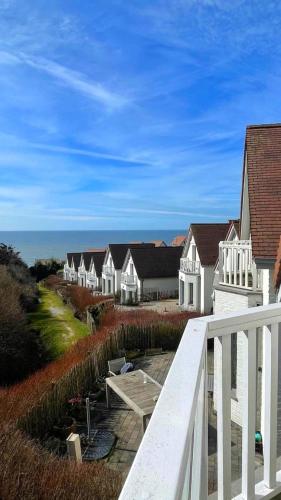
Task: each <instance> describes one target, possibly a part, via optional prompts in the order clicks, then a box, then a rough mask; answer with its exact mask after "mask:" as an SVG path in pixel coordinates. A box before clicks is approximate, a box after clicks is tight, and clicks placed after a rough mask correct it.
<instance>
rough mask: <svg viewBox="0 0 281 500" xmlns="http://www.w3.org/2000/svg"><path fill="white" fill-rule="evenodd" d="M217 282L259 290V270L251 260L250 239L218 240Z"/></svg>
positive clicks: (260, 286) (260, 284) (260, 285)
mask: <svg viewBox="0 0 281 500" xmlns="http://www.w3.org/2000/svg"><path fill="white" fill-rule="evenodd" d="M219 282H220V284H221V285H228V286H232V287H239V288H244V289H247V290H251V291H260V290H261V288H262V283H261V272H260V270H258V269H257V268H256V266H255V263H254V261H253V258H252V243H251V241H250V240H245V241H244V240H238V241H221V242H220V244H219Z"/></svg>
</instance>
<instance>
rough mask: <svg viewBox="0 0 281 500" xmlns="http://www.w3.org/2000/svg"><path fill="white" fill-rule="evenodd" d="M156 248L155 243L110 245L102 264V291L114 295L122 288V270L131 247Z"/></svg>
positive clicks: (104, 293)
mask: <svg viewBox="0 0 281 500" xmlns="http://www.w3.org/2000/svg"><path fill="white" fill-rule="evenodd" d="M142 247H148V248H154V244H153V243H124V244H123V243H120V244H119V243H116V244H115V243H114V244H110V245H108V248H107V250H106V253H105V257H104V262H103V266H102V293H103V295H112V294H113V295H114V294H117V293H119V292H120V290H121V272H122V266H123V264H124V260H125V257H126V254H127V251H128V249H129V248H142Z"/></svg>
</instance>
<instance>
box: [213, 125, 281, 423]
mask: <svg viewBox="0 0 281 500" xmlns="http://www.w3.org/2000/svg"><path fill="white" fill-rule="evenodd" d="M280 211H281V125H280V124H278V125H256V126H249V127H247V130H246V139H245V149H244V164H243V180H242V193H241V210H240V228H239V231H238V232H237V229H236V228H235V231H234V230H233V231H230V232H228V234H227V237H226V238H225V239H224V240H223V241H221V242H220V244H219V258H218V263H217V266H216V271H215V279H214V296H213V299H214V306H213V307H214V313H215V314H219V313H228V312H233V311H240V310H241V309H244V308H249V307H254V306H259V305H266V304H270V303H273V302H276V301H280V298H281V294H280V289H279V290H277V291H276V285H277V286H278V285H279V283H280V278H279V276H280V273H279V271H278V265H279V264H278V261H280V257H281V250H280V248H279V240H280V234H281V216H280ZM278 249H279V254H278ZM277 254H278V255H279V256H278V259H277V270H275V273H274V268H275V263H276V256H277ZM265 336H266V329H264V330H263V331H260V329H258V330H257V335H256V341H257V373H256V378H257V395H258V401H259V404H258V409H257V428H261V429H262V431H263V429H264V425H265V422H262V421H261V414H263V413H261V409H262V407H263V401H264V387H265V383H264V381H265V376H266V374H265V373H264V371H263V357H264V356H265V355H266V353H265V349H264V339H265ZM232 338H233V341H232V345H231V350H232V375H231V394H232V400H231V414H232V420H233V421H234V422H236V423H238V424H240V425H241V424H242V402H243V380H245V379H246V375H247V366H246V360H245V356H244V353H245V352H247V349H246V342H247V339H246V336H245V332H242V331H241V332H238V333H237V334H236V335H235V336H232ZM280 344H281V343H279V345H280ZM222 349H223V345H222V342H221V341H220V340H219V339H215V346H214V370H215V378H214V402H215V405H216V394H217V380H218V379H217V373H218V370H219V368H220V366H221V362H222ZM279 359H281V358H280V357H279ZM279 378H280V380H281V371H280V375H279ZM280 403H281V402H280V401H279V403H278V404H280Z"/></svg>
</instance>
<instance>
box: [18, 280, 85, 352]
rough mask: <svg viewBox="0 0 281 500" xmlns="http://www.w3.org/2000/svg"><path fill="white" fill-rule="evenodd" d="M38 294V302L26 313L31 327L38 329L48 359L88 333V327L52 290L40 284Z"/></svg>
mask: <svg viewBox="0 0 281 500" xmlns="http://www.w3.org/2000/svg"><path fill="white" fill-rule="evenodd" d="M39 296H40V303H39V305H38V306H37V308H36V310H35V311H34V312H32V313H30V314H29V315H28V317H29V322H30V324H31V326H32V328H33V329H36V330H38V331H40V337H41V340H42V342H43V343H44V346H45V348H46V350H47V352H48V357H49V359H55V358H57V357H58V356H60V355H61V354H63V353H64V352H65V351H66V349H68V348H69V347H70V346H71V345H73V344H74V343H75V342H77V340H79V339H80V338H82V337H85V335H89V329H88V327H87V325H86V324H85V323H82V322H81V321H79V320H78V319H77V318H75V317H74V315H73V311H72V310H71V309H70V308H69V307H68V306H66V305H65V304H64V303H63V301H62V299H61V298H60V297H59V296H58V295H57V294H56V293H55V292H53V291H52V290H49V289H47V288H45V287H44V286H43V285H41V284H40V285H39Z"/></svg>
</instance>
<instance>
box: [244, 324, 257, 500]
mask: <svg viewBox="0 0 281 500" xmlns="http://www.w3.org/2000/svg"><path fill="white" fill-rule="evenodd" d="M243 334H244V347H245V349H244V373H245V381H244V382H243V388H244V389H243V392H244V400H243V426H242V496H243V498H245V500H252V499H254V498H255V431H256V376H257V371H256V335H257V331H256V328H252V329H251V330H249V331H248V332H243Z"/></svg>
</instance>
